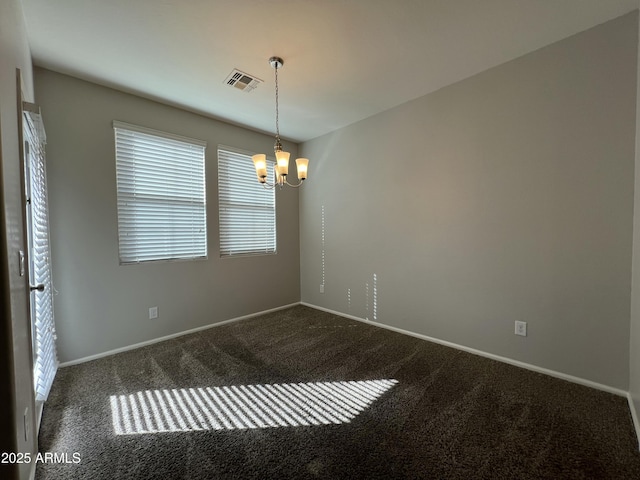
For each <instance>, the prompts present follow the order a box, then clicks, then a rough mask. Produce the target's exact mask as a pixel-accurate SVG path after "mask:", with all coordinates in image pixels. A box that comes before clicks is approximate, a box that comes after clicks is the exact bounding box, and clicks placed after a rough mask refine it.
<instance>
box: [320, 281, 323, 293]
mask: <svg viewBox="0 0 640 480" xmlns="http://www.w3.org/2000/svg"><path fill="white" fill-rule="evenodd" d="M320 293H324V283H321V284H320Z"/></svg>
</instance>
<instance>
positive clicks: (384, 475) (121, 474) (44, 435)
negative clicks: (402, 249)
mask: <svg viewBox="0 0 640 480" xmlns="http://www.w3.org/2000/svg"><path fill="white" fill-rule="evenodd" d="M377 380H386V381H387V382H386V383H382V382H374V381H377ZM140 432H150V433H140ZM39 442H40V451H41V452H43V453H44V452H57V453H68V454H69V457H70V460H71V461H70V463H48V464H40V465H39V466H38V468H37V474H36V478H37V479H39V480H45V479H67V478H68V479H91V480H100V479H196V480H198V479H290V478H291V479H294V478H295V479H313V478H323V479H395V478H397V479H403V478H407V479H563V478H566V479H636V480H637V479H640V453H638V449H637V441H636V438H635V434H634V431H633V426H632V421H631V416H630V412H629V409H628V405H627V401H626V399H624V398H622V397H618V396H615V395H611V394H608V393H604V392H600V391H596V390H593V389H590V388H586V387H583V386H579V385H575V384H571V383H568V382H564V381H562V380H558V379H555V378H551V377H547V376H545V375H541V374H537V373H533V372H530V371H527V370H523V369H520V368H516V367H513V366H510V365H506V364H502V363H499V362H495V361H492V360H489V359H486V358H483V357H479V356H475V355H471V354H468V353H465V352H461V351H458V350H454V349H451V348H447V347H444V346H441V345H437V344H432V343H429V342H426V341H423V340H419V339H416V338H413V337H408V336H404V335H400V334H397V333H393V332H390V331H387V330H384V329H380V328H376V327H372V326H369V325H366V324H361V323H358V322H354V321H351V320H348V319H345V318H342V317H338V316H335V315H331V314H328V313H325V312H321V311H318V310H314V309H311V308H307V307H304V306H298V307H294V308H291V309H287V310H283V311H280V312H275V313H271V314H268V315H264V316H261V317H256V318H252V319H247V320H243V321H239V322H236V323H232V324H228V325H224V326H220V327H215V328H212V329H209V330H206V331H203V332H200V333H196V334H190V335H186V336H182V337H179V338H177V339H174V340H170V341H166V342H163V343H159V344H155V345H152V346H148V347H144V348H141V349H138V350H135V351H130V352H125V353H121V354H118V355H114V356H111V357H108V358H104V359H99V360H95V361H92V362H88V363H84V364H81V365H77V366H72V367H67V368H63V369H60V370H59V372H58V375H57V377H56V380H55V382H54V385H53V388H52V391H51V394H50V397H49V400H48V401H47V403H46V406H45V410H44V414H43V419H42V427H41V431H40V438H39ZM76 452H77V453H78V454H79V457H80V459H81V461H80V463H73V461H72V457H71V455H72V454H73V453H76ZM76 458H77V457H76Z"/></svg>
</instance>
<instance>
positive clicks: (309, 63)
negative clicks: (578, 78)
mask: <svg viewBox="0 0 640 480" xmlns="http://www.w3.org/2000/svg"><path fill="white" fill-rule="evenodd" d="M22 3H23V8H24V15H25V20H26V24H27V34H28V37H29V43H30V46H31V52H32V56H33V61H34V64H35V65H37V66H42V67H45V68H48V69H51V70H55V71H58V72H62V73H66V74H69V75H73V76H75V77H78V78H82V79H86V80H90V81H94V82H96V83H100V84H103V85H107V86H110V87H114V88H117V89H120V90H123V91H126V92H131V93H135V94H138V95H141V96H144V97H147V98H151V99H154V100H158V101H161V102H163V103H167V104H170V105H175V106H178V107H181V108H184V109H187V110H190V111H194V112H197V113H201V114H203V115H207V116H210V117H214V118H218V119H222V120H225V121H228V122H231V123H235V124H239V125H243V126H246V127H249V128H251V129H254V130H258V131H262V132H268V133H273V131H274V129H275V113H274V108H275V106H274V78H273V75H274V71H273V69H272V68H271V67H270V65H269V63H268V58H269V57H271V56H273V55H278V56H280V57H282V58H283V59H284V63H285V65H284V67H283V68H282V69H281V70H279V72H278V73H279V86H280V131H281V135H282V137H283V138H287V139H290V140H293V141H297V142H300V141H305V140H308V139H311V138H315V137H317V136H320V135H323V134H325V133H328V132H330V131H333V130H336V129H338V128H341V127H343V126H346V125H348V124H351V123H353V122H356V121H358V120H361V119H363V118H366V117H369V116H371V115H373V114H375V113H378V112H380V111H383V110H386V109H389V108H391V107H394V106H396V105H399V104H401V103H404V102H406V101H409V100H411V99H414V98H417V97H420V96H422V95H425V94H427V93H430V92H433V91H435V90H437V89H439V88H441V87H444V86H446V85H449V84H451V83H454V82H456V81H459V80H462V79H464V78H466V77H469V76H471V75H474V74H476V73H478V72H481V71H483V70H486V69H488V68H490V67H493V66H495V65H499V64H501V63H504V62H506V61H509V60H511V59H513V58H516V57H519V56H521V55H524V54H526V53H528V52H531V51H533V50H536V49H538V48H541V47H543V46H545V45H548V44H550V43H553V42H555V41H557V40H560V39H562V38H565V37H567V36H569V35H572V34H574V33H577V32H580V31H582V30H586V29H588V28H590V27H592V26H594V25H597V24H600V23H603V22H605V21H607V20H610V19H613V18H615V17H618V16H620V15H623V14H625V13H628V12H630V11H632V10H633V9H635V8H638V0H482V1H479V0H22ZM234 68H237V69H239V70H242V71H244V72H247V73H249V74H251V75H254V76H256V77H258V78H260V79H262V80H263V81H264V82H263V83H261V84H259V85H258V87H257V88H256V89H254V90H253V91H251V92H250V93H246V92H243V91H240V90H238V89H236V88H233V87H230V86H228V85H226V84H225V82H224V81H225V79H226V78H227V76H228V75H229V74H230V73H231V71H232V70H233V69H234Z"/></svg>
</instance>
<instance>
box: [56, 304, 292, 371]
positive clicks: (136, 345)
mask: <svg viewBox="0 0 640 480" xmlns="http://www.w3.org/2000/svg"><path fill="white" fill-rule="evenodd" d="M296 305H300V303H299V302H296V303H290V304H289V305H282V306H281V307H276V308H271V309H269V310H262V311H260V312H256V313H251V314H249V315H243V316H242V317H235V318H230V319H229V320H223V321H221V322H217V323H212V324H209V325H204V326H202V327H196V328H192V329H189V330H184V331H182V332H178V333H172V334H171V335H166V336H164V337H158V338H154V339H152V340H147V341H144V342H140V343H134V344H133V345H127V346H126V347H120V348H116V349H114V350H109V351H106V352H102V353H97V354H95V355H89V356H88V357H82V358H78V359H76V360H70V361H68V362H63V363H60V364H59V365H58V368H64V367H70V366H71V365H78V364H80V363H85V362H90V361H91V360H97V359H99V358H104V357H108V356H110V355H115V354H116V353H122V352H127V351H129V350H135V349H136V348H140V347H146V346H147V345H153V344H154V343H159V342H164V341H165V340H171V339H172V338H176V337H182V336H183V335H189V334H190V333H196V332H201V331H202V330H208V329H209V328H213V327H220V326H222V325H227V324H229V323H233V322H238V321H240V320H246V319H247V318H253V317H258V316H260V315H265V314H267V313H272V312H277V311H279V310H284V309H286V308H291V307H295V306H296Z"/></svg>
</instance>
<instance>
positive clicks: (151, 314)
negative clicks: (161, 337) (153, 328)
mask: <svg viewBox="0 0 640 480" xmlns="http://www.w3.org/2000/svg"><path fill="white" fill-rule="evenodd" d="M154 318H158V307H151V308H150V309H149V320H153V319H154Z"/></svg>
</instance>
